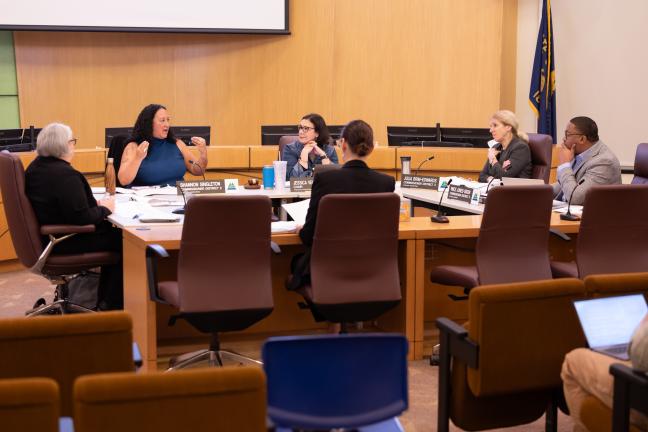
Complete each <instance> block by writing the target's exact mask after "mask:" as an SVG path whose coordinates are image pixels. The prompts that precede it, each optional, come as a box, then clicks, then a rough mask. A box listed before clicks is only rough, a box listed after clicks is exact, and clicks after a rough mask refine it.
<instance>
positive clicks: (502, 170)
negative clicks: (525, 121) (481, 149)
mask: <svg viewBox="0 0 648 432" xmlns="http://www.w3.org/2000/svg"><path fill="white" fill-rule="evenodd" d="M489 127H490V133H491V135H492V136H493V140H495V141H497V144H496V145H494V146H493V147H491V148H489V149H488V160H487V161H486V164H484V168H483V169H482V171H481V173H480V174H479V181H480V182H483V183H485V182H488V181H490V180H491V179H492V178H493V177H495V178H502V177H519V178H530V177H531V172H532V166H531V149H530V148H529V137H528V136H527V134H525V133H524V132H520V131H519V123H518V121H517V118H515V114H513V112H511V111H508V110H502V111H497V112H496V113H495V114H493V117H492V118H491V120H490V125H489Z"/></svg>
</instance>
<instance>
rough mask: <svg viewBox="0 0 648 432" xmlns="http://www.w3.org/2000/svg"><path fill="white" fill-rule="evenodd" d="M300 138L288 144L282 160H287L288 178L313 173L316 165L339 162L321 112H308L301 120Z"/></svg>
mask: <svg viewBox="0 0 648 432" xmlns="http://www.w3.org/2000/svg"><path fill="white" fill-rule="evenodd" d="M297 128H298V129H299V139H298V140H297V141H295V142H292V143H290V144H288V145H286V146H285V147H284V149H283V152H282V153H281V160H285V161H286V165H287V166H286V180H290V178H291V177H308V176H311V175H313V168H315V165H318V164H322V165H328V164H330V163H334V164H337V163H338V157H337V153H336V152H335V146H334V145H332V144H331V143H330V142H329V141H330V138H331V137H330V135H329V131H328V128H327V127H326V122H324V119H323V118H322V116H321V115H319V114H307V115H305V116H304V117H302V119H301V121H300V122H299V126H297Z"/></svg>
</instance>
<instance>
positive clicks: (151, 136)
mask: <svg viewBox="0 0 648 432" xmlns="http://www.w3.org/2000/svg"><path fill="white" fill-rule="evenodd" d="M170 120H171V118H170V117H169V113H168V111H167V109H166V108H165V107H164V106H162V105H157V104H151V105H147V106H146V107H144V109H143V110H142V112H140V114H139V116H137V121H136V122H135V126H134V127H133V135H132V136H131V138H130V141H131V142H129V143H128V145H126V147H125V148H124V153H123V155H122V160H121V165H120V167H119V174H118V176H119V182H120V183H121V184H123V185H128V186H155V185H159V186H163V185H175V183H176V181H179V180H182V179H183V177H184V174H185V172H186V171H189V172H190V173H191V174H194V175H203V174H204V173H205V169H206V168H207V147H206V143H205V140H204V139H203V138H200V137H191V142H192V143H193V144H194V145H195V146H196V147H197V148H198V152H199V154H200V156H199V157H198V158H196V157H195V156H194V155H192V154H191V152H190V151H189V149H188V148H187V145H186V144H185V143H184V142H182V140H180V139H176V137H175V136H174V135H173V132H171V130H170V129H169V127H170V126H169V123H170ZM196 159H198V160H196Z"/></svg>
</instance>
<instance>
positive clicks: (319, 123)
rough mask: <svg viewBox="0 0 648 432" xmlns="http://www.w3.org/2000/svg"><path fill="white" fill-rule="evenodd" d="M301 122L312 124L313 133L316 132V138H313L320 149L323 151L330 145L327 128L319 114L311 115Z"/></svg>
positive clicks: (307, 115) (303, 118)
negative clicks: (313, 127)
mask: <svg viewBox="0 0 648 432" xmlns="http://www.w3.org/2000/svg"><path fill="white" fill-rule="evenodd" d="M302 120H308V121H309V122H311V123H313V126H315V132H317V138H315V141H316V142H317V145H318V146H320V148H321V149H324V147H326V146H327V145H329V144H330V143H331V135H330V134H329V130H328V126H326V122H325V121H324V117H322V116H321V115H319V114H315V113H311V114H306V115H305V116H304V117H302Z"/></svg>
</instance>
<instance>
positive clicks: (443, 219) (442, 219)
mask: <svg viewBox="0 0 648 432" xmlns="http://www.w3.org/2000/svg"><path fill="white" fill-rule="evenodd" d="M450 183H452V179H449V180H448V183H446V188H445V189H443V192H441V198H440V199H439V210H438V211H437V214H435V215H434V216H432V217H431V218H430V220H431V221H432V222H436V223H448V222H450V220H449V219H448V217H447V216H446V215H445V212H444V211H443V206H442V205H441V203H443V194H444V193H445V191H447V190H448V189H450Z"/></svg>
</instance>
